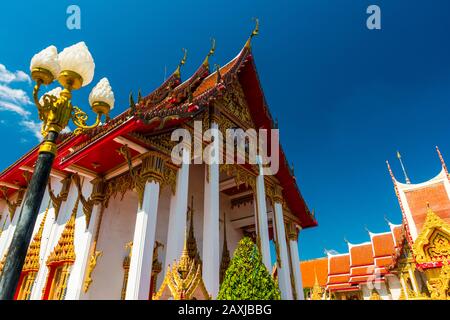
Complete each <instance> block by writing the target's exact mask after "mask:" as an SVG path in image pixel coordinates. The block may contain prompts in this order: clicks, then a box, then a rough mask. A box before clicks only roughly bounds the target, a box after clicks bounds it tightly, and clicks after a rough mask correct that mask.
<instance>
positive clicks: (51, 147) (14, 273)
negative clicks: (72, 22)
mask: <svg viewBox="0 0 450 320" xmlns="http://www.w3.org/2000/svg"><path fill="white" fill-rule="evenodd" d="M94 69H95V64H94V60H93V59H92V56H91V53H90V52H89V50H88V48H87V47H86V44H85V43H84V42H79V43H77V44H75V45H73V46H70V47H68V48H65V49H64V50H63V51H62V52H60V53H59V54H58V51H57V49H56V47H55V46H49V47H48V48H46V49H44V50H42V51H41V52H39V53H37V54H35V55H34V56H33V58H32V59H31V64H30V71H31V77H32V78H33V80H34V81H35V82H36V85H35V86H34V90H33V98H34V103H35V104H36V107H37V109H38V113H39V119H40V120H41V121H42V129H41V133H42V136H43V137H44V140H43V142H42V144H41V146H40V147H39V155H38V158H37V161H36V165H35V168H34V172H33V176H32V177H31V180H30V183H29V185H28V188H27V193H26V195H25V199H24V201H23V205H22V209H21V212H20V215H19V219H18V221H17V225H16V230H15V232H14V236H13V238H12V241H11V245H10V247H9V250H8V253H7V256H6V261H5V265H4V267H3V272H2V274H1V277H0V299H2V300H6V299H13V298H14V294H15V291H16V287H17V284H18V282H19V277H20V273H21V271H22V266H23V263H24V261H25V257H26V254H27V250H28V246H29V243H30V240H31V237H32V233H33V228H34V225H35V223H36V218H37V215H38V213H39V209H40V206H41V202H42V198H43V196H44V192H45V188H46V186H47V183H48V178H49V175H50V171H51V168H52V164H53V160H54V158H55V155H56V151H57V150H56V149H57V146H56V140H57V138H58V134H59V133H60V132H61V131H62V130H63V129H64V128H66V127H67V125H68V123H69V120H70V119H72V121H73V123H74V124H75V126H76V129H75V131H74V134H75V135H77V134H80V133H82V132H83V131H84V130H86V129H90V128H95V127H97V126H98V125H99V124H100V122H101V119H102V117H103V116H105V117H106V119H109V112H110V110H111V109H113V107H114V93H113V91H112V89H111V86H110V84H109V81H108V79H106V78H103V79H101V80H100V81H99V82H98V84H97V85H96V86H95V87H94V88H93V89H92V91H91V93H90V95H89V104H90V106H91V108H92V111H94V113H96V115H97V118H96V121H95V123H94V124H92V125H87V120H88V115H87V114H86V113H85V112H84V111H83V110H81V109H80V108H78V107H77V106H73V105H72V101H71V99H72V91H73V90H77V89H80V88H81V87H84V86H87V85H88V84H90V83H91V82H92V79H93V78H94ZM55 79H57V80H58V82H59V83H60V84H61V86H62V88H60V87H57V88H55V89H53V90H51V91H49V92H47V93H45V94H44V95H43V96H42V97H41V98H39V97H38V94H39V90H40V88H41V86H42V85H43V84H44V85H49V84H51V83H53V81H54V80H55Z"/></svg>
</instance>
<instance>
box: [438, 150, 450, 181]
mask: <svg viewBox="0 0 450 320" xmlns="http://www.w3.org/2000/svg"><path fill="white" fill-rule="evenodd" d="M436 151H437V153H438V156H439V160H440V161H441V165H442V168H444V170H445V173H446V174H447V176H448V170H447V165H446V164H445V161H444V157H443V156H442V154H441V151H440V150H439V147H438V146H436Z"/></svg>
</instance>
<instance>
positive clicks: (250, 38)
mask: <svg viewBox="0 0 450 320" xmlns="http://www.w3.org/2000/svg"><path fill="white" fill-rule="evenodd" d="M253 20H254V21H255V28H254V29H253V31H252V33H251V34H250V37H249V38H248V40H247V42H246V43H245V47H246V48H250V46H251V42H252V38H253V37H254V36H257V35H258V34H259V19H258V18H253Z"/></svg>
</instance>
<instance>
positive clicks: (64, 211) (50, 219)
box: [30, 177, 77, 300]
mask: <svg viewBox="0 0 450 320" xmlns="http://www.w3.org/2000/svg"><path fill="white" fill-rule="evenodd" d="M50 179H52V178H51V177H50ZM55 182H56V181H55ZM52 183H53V181H52ZM53 184H54V185H55V183H53ZM61 187H62V185H61V184H60V183H57V184H56V185H55V188H54V192H55V194H59V192H60V191H61ZM76 199H77V190H76V188H75V187H74V186H73V185H71V187H70V189H69V193H68V195H67V200H66V201H64V202H62V203H61V206H60V209H59V213H58V217H56V212H55V207H54V206H53V205H50V210H49V212H48V216H47V221H46V222H45V224H46V225H47V224H48V227H47V229H45V227H44V234H43V236H42V239H41V251H40V267H39V271H38V274H37V276H36V280H35V282H34V285H33V288H32V291H31V296H30V300H41V298H42V290H43V289H44V286H45V285H46V282H47V273H48V268H47V265H46V263H47V258H48V256H49V255H50V253H51V252H52V251H53V249H54V248H55V246H56V244H57V243H58V241H59V237H60V236H61V233H62V231H63V230H64V227H65V224H66V222H67V221H68V219H69V218H70V215H71V213H72V209H73V206H74V205H75V202H76ZM44 235H45V236H44Z"/></svg>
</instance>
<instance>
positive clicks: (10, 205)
mask: <svg viewBox="0 0 450 320" xmlns="http://www.w3.org/2000/svg"><path fill="white" fill-rule="evenodd" d="M0 190H1V192H2V194H3V197H4V198H5V202H6V205H7V207H8V212H9V219H10V221H12V220H13V218H14V215H15V213H16V210H17V208H18V207H20V205H21V204H22V201H23V198H24V196H25V191H26V189H25V188H19V190H18V191H17V198H16V201H14V202H12V201H10V200H9V199H8V195H7V191H8V188H7V187H1V189H0Z"/></svg>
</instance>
